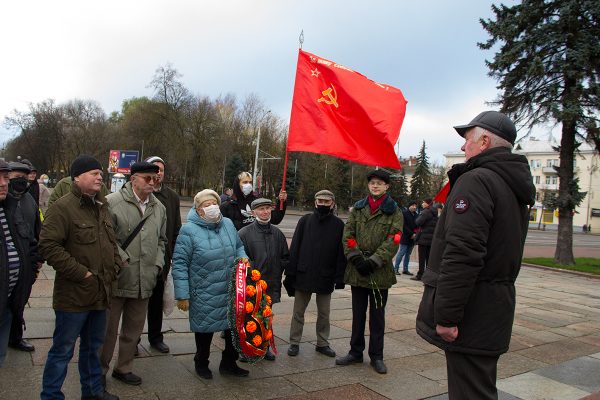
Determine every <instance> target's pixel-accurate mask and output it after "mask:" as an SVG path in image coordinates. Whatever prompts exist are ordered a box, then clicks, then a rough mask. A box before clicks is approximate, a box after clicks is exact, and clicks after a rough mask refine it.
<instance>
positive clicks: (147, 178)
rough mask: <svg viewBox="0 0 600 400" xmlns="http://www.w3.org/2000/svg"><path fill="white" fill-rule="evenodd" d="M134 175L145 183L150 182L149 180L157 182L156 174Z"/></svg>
mask: <svg viewBox="0 0 600 400" xmlns="http://www.w3.org/2000/svg"><path fill="white" fill-rule="evenodd" d="M135 176H137V177H138V178H142V179H143V180H144V181H145V182H146V183H150V181H153V182H155V183H156V182H158V176H152V175H145V176H142V175H135Z"/></svg>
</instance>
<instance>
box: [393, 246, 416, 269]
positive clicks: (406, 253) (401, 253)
mask: <svg viewBox="0 0 600 400" xmlns="http://www.w3.org/2000/svg"><path fill="white" fill-rule="evenodd" d="M414 248H415V245H414V244H401V245H400V249H399V250H398V254H396V261H395V262H394V272H398V270H399V269H400V261H401V260H402V257H404V263H403V264H402V271H403V272H408V262H409V261H410V254H411V253H412V251H413V249H414Z"/></svg>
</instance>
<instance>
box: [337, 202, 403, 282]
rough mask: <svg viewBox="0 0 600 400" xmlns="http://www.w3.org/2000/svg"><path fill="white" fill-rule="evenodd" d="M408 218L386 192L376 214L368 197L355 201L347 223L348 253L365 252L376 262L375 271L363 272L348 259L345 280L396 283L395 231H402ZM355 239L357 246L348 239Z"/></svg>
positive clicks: (347, 257)
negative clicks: (367, 273)
mask: <svg viewBox="0 0 600 400" xmlns="http://www.w3.org/2000/svg"><path fill="white" fill-rule="evenodd" d="M403 223H404V218H403V217H402V212H401V211H400V209H399V208H398V205H397V204H396V202H395V201H394V200H393V199H392V198H391V197H390V196H389V195H386V198H385V200H384V201H383V203H382V204H381V206H380V207H379V210H377V212H375V214H371V210H370V208H369V202H368V199H367V198H366V197H365V198H364V199H362V200H359V201H358V202H356V204H354V208H353V210H352V212H351V213H350V217H349V218H348V222H347V223H346V226H345V227H344V237H343V241H344V254H345V255H346V259H350V258H352V257H353V256H355V255H357V254H360V253H362V254H363V255H364V256H365V257H368V258H370V259H371V260H373V261H374V262H375V264H376V267H375V271H374V272H373V273H372V274H371V275H369V276H362V275H360V274H359V273H358V271H357V270H356V268H355V266H354V265H353V264H352V263H351V262H350V261H348V262H347V264H346V272H345V274H344V282H345V283H346V284H348V285H351V286H360V287H366V288H378V289H388V288H390V287H391V286H392V285H394V284H395V283H396V275H395V274H394V269H393V265H392V259H393V258H394V255H396V252H397V251H398V244H397V243H394V235H395V234H397V233H400V234H401V233H402V225H403ZM351 238H352V239H355V240H356V246H355V247H354V248H349V247H348V239H351Z"/></svg>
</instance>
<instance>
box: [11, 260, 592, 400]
mask: <svg viewBox="0 0 600 400" xmlns="http://www.w3.org/2000/svg"><path fill="white" fill-rule="evenodd" d="M411 264H412V267H411V268H414V263H411ZM53 278H54V270H53V269H52V268H50V267H48V266H44V268H43V270H42V273H41V274H40V278H39V279H38V281H37V282H36V284H35V285H34V288H33V293H32V296H31V299H30V301H29V305H28V307H27V309H26V312H25V320H26V322H27V331H26V333H25V336H26V337H27V338H30V339H31V341H32V342H33V344H35V346H36V351H35V352H34V353H23V352H18V351H14V350H10V351H9V354H8V357H7V360H6V362H5V367H4V368H2V369H0V399H3V400H27V399H36V398H39V392H40V387H41V380H42V373H43V368H44V362H45V361H46V357H47V352H48V349H49V347H50V344H51V337H52V331H53V329H54V313H53V310H52V308H51V306H52V286H53V282H54V280H53ZM599 284H600V279H594V278H589V277H585V276H578V275H573V274H567V273H560V272H554V271H548V270H540V269H534V268H523V269H522V271H521V275H520V276H519V279H518V281H517V293H518V297H517V315H516V320H515V325H514V331H513V337H512V341H511V346H510V351H509V352H508V353H507V354H505V355H503V356H502V357H501V358H500V363H499V371H498V375H499V376H498V387H499V389H500V390H501V391H502V392H501V395H500V398H501V399H524V400H530V399H557V400H568V399H574V400H575V399H581V398H584V397H586V396H589V395H590V394H593V393H596V392H600V290H599ZM421 293H422V286H421V284H420V283H419V282H415V281H411V280H409V279H408V278H407V276H406V275H404V276H402V277H401V278H400V279H399V282H398V284H396V285H395V286H394V287H393V288H392V289H390V295H389V301H388V306H387V316H386V320H387V324H386V325H387V326H386V336H385V361H386V363H387V366H388V370H389V372H388V374H387V375H379V374H377V373H376V372H375V371H374V370H373V369H372V368H371V367H370V366H369V364H368V355H367V354H366V352H365V362H364V363H363V364H362V365H352V366H346V367H340V366H336V365H335V363H334V360H333V359H332V358H328V357H326V356H323V355H321V354H319V353H317V352H316V351H315V350H314V349H315V347H314V346H315V343H316V335H315V320H316V308H315V306H314V304H311V306H309V309H308V310H307V314H306V325H305V331H304V338H303V340H304V341H303V343H302V344H301V346H300V354H299V355H298V356H297V357H289V356H288V355H287V354H286V351H287V347H288V342H287V341H288V335H289V326H290V319H291V310H292V305H293V299H292V298H290V297H287V295H284V298H283V301H282V302H281V303H279V304H276V305H275V307H274V311H275V313H276V316H275V321H274V325H275V326H274V331H275V334H276V344H277V348H278V351H279V352H280V354H279V356H278V357H277V360H276V361H275V362H269V361H261V362H260V363H258V364H257V365H254V366H248V365H242V366H244V367H246V368H249V369H250V371H251V372H250V376H249V377H248V378H230V377H222V376H221V375H220V374H219V373H218V364H219V361H220V357H221V355H220V350H221V349H222V348H223V345H224V343H223V339H220V338H219V335H218V334H216V335H215V337H214V339H213V349H212V354H211V357H210V359H211V364H210V367H211V368H212V369H213V371H214V379H213V380H212V381H206V380H203V379H201V378H199V377H198V376H196V374H195V372H194V368H193V353H194V351H195V344H194V337H193V334H192V333H190V331H189V324H188V320H187V315H186V313H183V312H180V311H178V310H176V311H174V312H173V314H171V316H169V317H168V318H167V319H166V320H165V323H164V325H163V327H164V329H165V331H166V333H165V342H166V343H167V344H168V345H169V346H170V347H171V353H170V354H168V355H163V354H159V353H157V352H155V351H153V350H151V349H150V347H149V345H148V341H147V338H146V337H145V336H144V337H143V338H142V346H141V347H140V348H141V349H142V352H141V354H140V357H139V358H137V359H136V360H135V362H134V372H135V373H137V374H139V375H140V376H141V377H142V378H143V383H142V385H141V386H127V385H125V384H123V383H121V382H119V381H116V380H114V379H112V378H111V377H110V376H109V377H108V390H109V391H110V392H112V393H116V394H118V395H119V396H120V397H121V399H123V400H142V399H161V400H166V399H186V398H189V399H192V398H205V399H272V398H282V399H333V398H337V399H386V398H388V399H423V398H430V399H445V398H447V395H445V393H446V392H447V389H446V367H445V360H444V356H443V353H442V352H440V351H439V349H437V348H436V347H434V346H431V345H429V344H428V343H427V342H425V341H424V340H422V339H421V338H420V337H418V336H417V335H416V333H415V328H414V327H415V313H416V310H417V307H418V304H419V301H420V299H421ZM313 303H314V301H313ZM351 314H352V312H351V302H350V290H349V289H345V290H341V291H335V293H334V295H333V300H332V315H331V322H332V327H331V346H332V348H333V349H334V350H336V351H337V353H338V355H344V354H346V353H347V351H348V349H349V337H350V329H351ZM367 329H368V328H367ZM142 347H143V348H142ZM76 353H77V351H76ZM79 387H80V386H79V375H78V372H77V354H75V356H74V358H73V361H72V363H71V365H70V368H69V373H68V375H67V379H66V382H65V386H64V392H65V394H66V397H67V399H79V398H80V392H79V390H80V389H79ZM592 396H593V397H590V398H597V399H598V398H600V395H598V394H597V395H592ZM595 396H598V397H595Z"/></svg>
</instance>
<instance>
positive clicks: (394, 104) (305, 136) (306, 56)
mask: <svg viewBox="0 0 600 400" xmlns="http://www.w3.org/2000/svg"><path fill="white" fill-rule="evenodd" d="M405 113H406V100H405V99H404V96H403V95H402V92H401V91H400V90H399V89H396V88H394V87H392V86H387V85H383V84H380V83H377V82H374V81H372V80H370V79H368V78H367V77H365V76H364V75H361V74H359V73H358V72H355V71H352V70H351V69H349V68H347V67H344V66H343V65H339V64H336V63H334V62H332V61H329V60H326V59H324V58H321V57H318V56H315V55H314V54H310V53H307V52H305V51H302V50H299V54H298V67H297V70H296V83H295V86H294V98H293V100H292V115H291V118H290V131H289V135H288V144H287V149H288V151H307V152H310V153H320V154H329V155H332V156H335V157H340V158H343V159H346V160H350V161H356V162H358V163H361V164H367V165H379V166H382V167H390V168H396V169H399V168H400V162H399V161H398V157H397V156H396V153H395V152H394V144H395V143H396V141H397V140H398V136H399V135H400V128H401V127H402V121H403V120H404V114H405Z"/></svg>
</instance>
